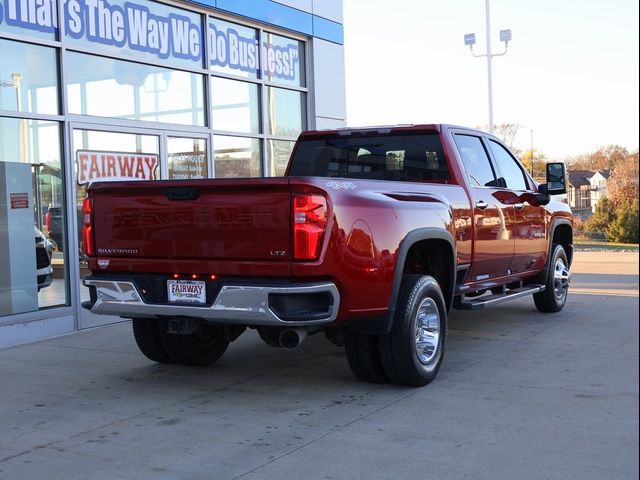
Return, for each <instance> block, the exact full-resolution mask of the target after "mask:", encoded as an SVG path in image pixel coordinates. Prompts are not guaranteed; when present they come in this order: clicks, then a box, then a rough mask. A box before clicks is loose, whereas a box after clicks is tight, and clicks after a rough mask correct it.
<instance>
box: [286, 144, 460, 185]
mask: <svg viewBox="0 0 640 480" xmlns="http://www.w3.org/2000/svg"><path fill="white" fill-rule="evenodd" d="M289 175H291V176H314V177H342V178H363V179H373V180H398V181H409V182H424V181H440V180H448V179H449V178H450V175H449V168H448V166H447V162H446V159H445V157H444V152H443V150H442V143H441V142H440V136H439V135H438V134H437V133H434V134H417V135H366V136H345V137H334V136H332V137H331V138H321V139H313V140H302V141H300V142H299V143H298V146H297V148H296V152H295V155H294V157H293V160H292V162H291V168H290V170H289Z"/></svg>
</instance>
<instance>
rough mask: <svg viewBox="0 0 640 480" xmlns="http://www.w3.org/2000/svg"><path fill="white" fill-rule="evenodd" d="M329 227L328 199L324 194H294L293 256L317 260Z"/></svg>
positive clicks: (299, 258)
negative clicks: (325, 232)
mask: <svg viewBox="0 0 640 480" xmlns="http://www.w3.org/2000/svg"><path fill="white" fill-rule="evenodd" d="M326 228H327V200H326V199H325V198H324V197H323V196H322V195H311V194H306V193H305V194H301V193H297V194H294V195H293V256H294V258H295V259H296V260H315V259H316V258H318V255H319V254H320V247H321V245H322V239H323V237H324V231H325V229H326Z"/></svg>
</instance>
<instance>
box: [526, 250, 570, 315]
mask: <svg viewBox="0 0 640 480" xmlns="http://www.w3.org/2000/svg"><path fill="white" fill-rule="evenodd" d="M570 280H571V275H570V273H569V261H568V260H567V254H566V252H565V251H564V248H563V247H562V245H559V244H554V245H553V248H552V253H551V258H550V260H549V271H548V272H547V278H546V281H545V289H544V290H543V291H542V292H539V293H534V294H533V301H534V303H535V304H536V308H537V309H538V310H539V311H541V312H543V313H554V312H559V311H560V310H562V308H563V307H564V304H565V303H566V302H567V295H568V293H569V281H570Z"/></svg>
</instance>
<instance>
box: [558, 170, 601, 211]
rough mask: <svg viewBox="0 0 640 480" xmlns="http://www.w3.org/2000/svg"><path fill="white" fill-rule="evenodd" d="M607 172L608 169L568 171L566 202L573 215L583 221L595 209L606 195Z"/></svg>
mask: <svg viewBox="0 0 640 480" xmlns="http://www.w3.org/2000/svg"><path fill="white" fill-rule="evenodd" d="M609 173H610V172H609V170H600V171H597V172H593V171H591V170H570V171H569V185H568V188H567V202H568V203H569V206H570V207H571V211H572V212H573V214H574V215H575V216H577V217H580V219H581V220H583V221H585V220H587V219H588V218H589V217H590V216H591V215H592V214H593V213H594V212H595V211H596V205H597V204H598V202H599V201H600V199H601V198H602V197H604V196H605V195H606V192H607V181H608V180H609Z"/></svg>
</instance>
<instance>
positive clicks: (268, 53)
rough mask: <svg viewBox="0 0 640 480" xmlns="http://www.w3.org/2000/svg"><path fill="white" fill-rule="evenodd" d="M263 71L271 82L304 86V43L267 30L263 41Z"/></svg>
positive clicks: (266, 78)
mask: <svg viewBox="0 0 640 480" xmlns="http://www.w3.org/2000/svg"><path fill="white" fill-rule="evenodd" d="M262 72H263V76H264V78H265V80H268V81H269V82H277V83H284V84H287V85H293V86H296V87H304V86H305V84H306V78H305V64H304V43H303V42H301V41H299V40H294V39H293V38H287V37H282V36H280V35H276V34H275V33H269V32H265V33H264V38H263V41H262Z"/></svg>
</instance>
